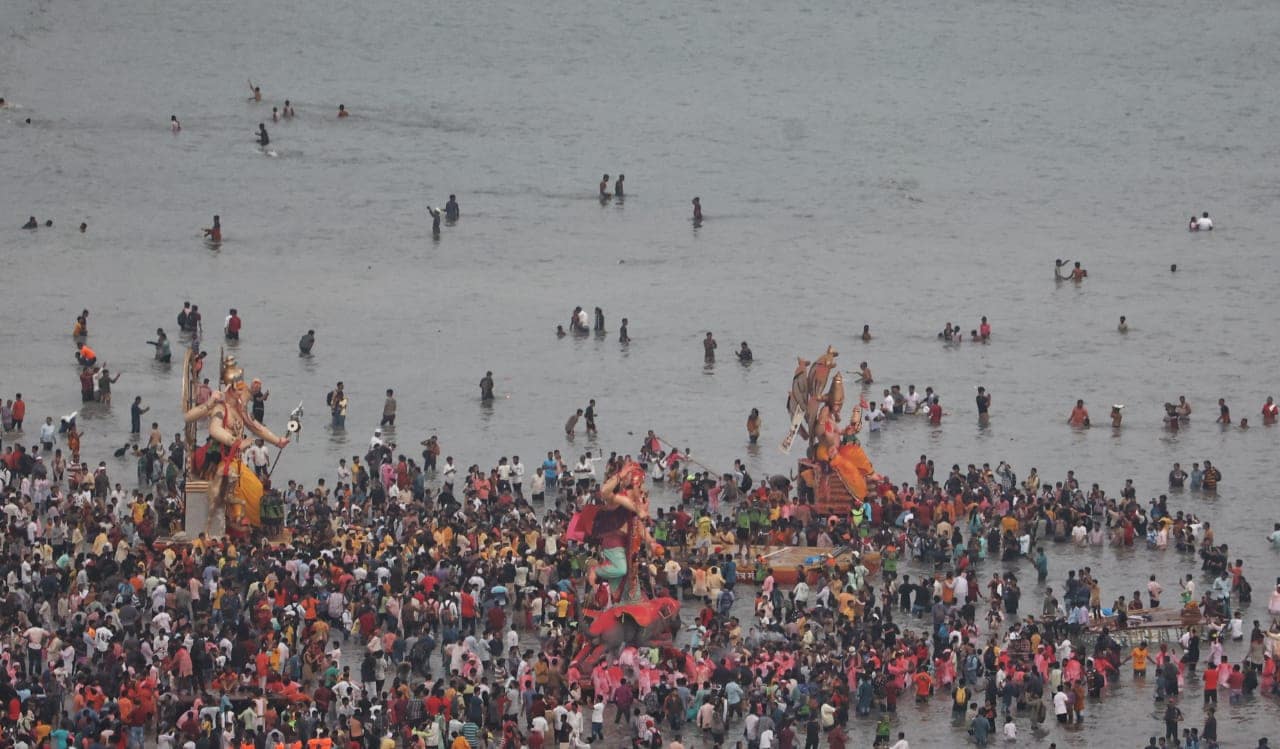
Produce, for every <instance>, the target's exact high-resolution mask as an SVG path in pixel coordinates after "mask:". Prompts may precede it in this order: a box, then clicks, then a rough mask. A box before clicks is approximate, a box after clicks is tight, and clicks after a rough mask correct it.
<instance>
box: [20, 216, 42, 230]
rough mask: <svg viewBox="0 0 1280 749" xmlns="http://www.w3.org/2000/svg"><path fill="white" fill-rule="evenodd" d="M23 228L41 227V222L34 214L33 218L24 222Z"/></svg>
mask: <svg viewBox="0 0 1280 749" xmlns="http://www.w3.org/2000/svg"><path fill="white" fill-rule="evenodd" d="M22 228H23V229H39V228H40V222H39V221H36V217H35V216H32V217H31V218H29V219H27V223H25V224H23V225H22Z"/></svg>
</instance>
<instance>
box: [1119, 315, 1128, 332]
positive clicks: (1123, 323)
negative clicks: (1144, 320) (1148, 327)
mask: <svg viewBox="0 0 1280 749" xmlns="http://www.w3.org/2000/svg"><path fill="white" fill-rule="evenodd" d="M1116 330H1118V331H1120V332H1121V333H1128V332H1129V323H1128V321H1127V320H1126V319H1125V316H1124V315H1121V316H1120V324H1119V325H1117V326H1116Z"/></svg>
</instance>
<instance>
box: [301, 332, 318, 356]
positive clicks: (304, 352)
mask: <svg viewBox="0 0 1280 749" xmlns="http://www.w3.org/2000/svg"><path fill="white" fill-rule="evenodd" d="M314 345H316V332H315V331H314V330H308V331H307V332H306V333H303V334H302V337H301V338H299V339H298V356H311V347H312V346H314Z"/></svg>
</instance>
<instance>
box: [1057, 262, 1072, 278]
mask: <svg viewBox="0 0 1280 749" xmlns="http://www.w3.org/2000/svg"><path fill="white" fill-rule="evenodd" d="M1069 262H1071V261H1070V260H1063V259H1062V258H1058V259H1057V260H1054V261H1053V278H1054V280H1057V281H1066V280H1069V279H1070V278H1071V272H1070V271H1069V270H1068V271H1064V270H1063V268H1064V267H1065V266H1066V264H1067V263H1069Z"/></svg>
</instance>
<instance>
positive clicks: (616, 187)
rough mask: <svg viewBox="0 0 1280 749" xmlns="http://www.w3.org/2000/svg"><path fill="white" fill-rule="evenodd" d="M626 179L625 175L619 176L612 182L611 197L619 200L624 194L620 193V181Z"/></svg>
mask: <svg viewBox="0 0 1280 749" xmlns="http://www.w3.org/2000/svg"><path fill="white" fill-rule="evenodd" d="M626 178H627V175H625V174H619V175H618V178H617V179H615V180H614V181H613V197H615V198H621V197H622V196H623V195H624V194H625V193H624V192H623V191H622V181H623V180H624V179H626Z"/></svg>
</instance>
